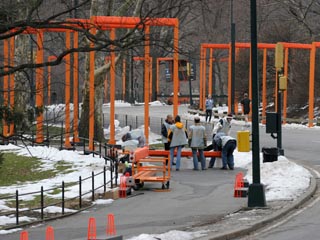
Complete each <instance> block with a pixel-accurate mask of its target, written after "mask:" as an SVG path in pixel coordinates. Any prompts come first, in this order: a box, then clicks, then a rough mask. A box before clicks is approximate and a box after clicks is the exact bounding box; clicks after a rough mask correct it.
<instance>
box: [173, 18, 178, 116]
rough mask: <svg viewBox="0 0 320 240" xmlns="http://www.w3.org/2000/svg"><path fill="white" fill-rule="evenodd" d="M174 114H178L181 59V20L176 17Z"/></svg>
mask: <svg viewBox="0 0 320 240" xmlns="http://www.w3.org/2000/svg"><path fill="white" fill-rule="evenodd" d="M173 51H174V52H173V89H174V91H173V116H176V115H177V114H178V104H179V103H178V92H179V75H178V61H179V53H178V51H179V22H178V19H175V25H174V29H173Z"/></svg>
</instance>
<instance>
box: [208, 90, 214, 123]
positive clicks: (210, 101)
mask: <svg viewBox="0 0 320 240" xmlns="http://www.w3.org/2000/svg"><path fill="white" fill-rule="evenodd" d="M212 108H213V99H212V97H211V95H208V98H207V99H206V122H211V117H212Z"/></svg>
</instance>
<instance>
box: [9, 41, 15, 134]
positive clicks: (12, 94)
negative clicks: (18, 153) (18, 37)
mask: <svg viewBox="0 0 320 240" xmlns="http://www.w3.org/2000/svg"><path fill="white" fill-rule="evenodd" d="M9 41H10V51H9V54H10V66H14V44H15V42H14V37H11V38H10V40H9ZM9 78H10V109H13V108H14V74H10V76H9ZM13 132H14V123H13V122H11V123H10V129H9V135H10V136H11V135H13Z"/></svg>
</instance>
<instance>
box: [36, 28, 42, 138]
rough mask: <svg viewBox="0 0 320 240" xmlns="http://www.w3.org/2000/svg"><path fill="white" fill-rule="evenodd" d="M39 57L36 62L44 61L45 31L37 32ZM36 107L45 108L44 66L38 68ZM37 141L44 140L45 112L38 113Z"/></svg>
mask: <svg viewBox="0 0 320 240" xmlns="http://www.w3.org/2000/svg"><path fill="white" fill-rule="evenodd" d="M37 46H38V49H37V58H36V63H37V64H40V63H43V32H42V31H39V32H38V33H37ZM36 108H37V109H38V110H40V109H42V108H43V67H39V68H36ZM36 142H37V143H42V142H43V113H42V112H38V113H37V132H36Z"/></svg>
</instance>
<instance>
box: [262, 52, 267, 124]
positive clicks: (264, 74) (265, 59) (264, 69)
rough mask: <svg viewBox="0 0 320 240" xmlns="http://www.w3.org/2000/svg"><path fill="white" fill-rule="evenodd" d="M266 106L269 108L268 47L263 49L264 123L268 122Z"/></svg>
mask: <svg viewBox="0 0 320 240" xmlns="http://www.w3.org/2000/svg"><path fill="white" fill-rule="evenodd" d="M266 108H267V49H266V48H264V49H263V64H262V123H266V120H265V117H266Z"/></svg>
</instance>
